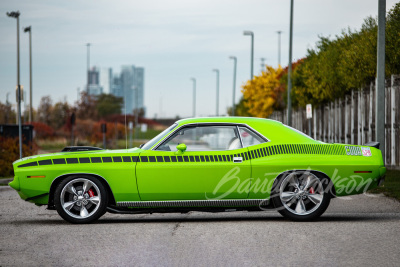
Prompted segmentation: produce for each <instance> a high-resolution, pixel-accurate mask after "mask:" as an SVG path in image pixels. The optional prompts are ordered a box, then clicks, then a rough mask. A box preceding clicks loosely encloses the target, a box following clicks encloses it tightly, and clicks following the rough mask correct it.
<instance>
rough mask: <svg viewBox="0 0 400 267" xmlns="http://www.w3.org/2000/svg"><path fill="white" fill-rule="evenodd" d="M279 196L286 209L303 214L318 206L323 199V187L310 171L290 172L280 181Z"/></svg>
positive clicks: (311, 211)
mask: <svg viewBox="0 0 400 267" xmlns="http://www.w3.org/2000/svg"><path fill="white" fill-rule="evenodd" d="M279 197H280V200H281V202H282V205H283V206H284V207H285V209H286V210H288V211H289V212H291V213H293V214H295V215H300V216H304V215H308V214H311V213H313V212H314V211H315V210H317V209H318V208H319V207H320V205H321V203H322V201H323V199H324V187H323V186H322V183H321V181H320V179H318V177H317V176H315V175H314V174H312V173H309V172H304V173H298V172H292V173H290V174H289V175H288V176H286V177H285V179H284V180H283V181H282V183H281V185H280V187H279Z"/></svg>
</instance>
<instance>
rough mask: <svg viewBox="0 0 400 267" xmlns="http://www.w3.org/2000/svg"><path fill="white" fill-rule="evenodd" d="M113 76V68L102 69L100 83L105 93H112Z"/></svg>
mask: <svg viewBox="0 0 400 267" xmlns="http://www.w3.org/2000/svg"><path fill="white" fill-rule="evenodd" d="M112 78H113V76H112V68H101V69H100V85H101V87H102V88H103V94H111V92H112V90H111V87H112Z"/></svg>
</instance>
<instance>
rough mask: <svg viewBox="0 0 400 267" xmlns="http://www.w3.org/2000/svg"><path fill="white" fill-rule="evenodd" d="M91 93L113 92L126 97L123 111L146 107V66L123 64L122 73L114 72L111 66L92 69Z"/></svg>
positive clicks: (127, 111) (129, 111) (90, 75)
mask: <svg viewBox="0 0 400 267" xmlns="http://www.w3.org/2000/svg"><path fill="white" fill-rule="evenodd" d="M88 75H89V88H88V93H89V94H90V95H99V94H102V93H104V94H113V95H115V96H118V97H122V98H123V99H124V106H123V107H122V110H121V111H122V113H125V108H126V113H127V114H133V113H134V110H136V109H143V111H145V107H144V68H142V67H135V66H134V65H128V66H122V68H121V73H120V74H113V71H112V69H111V68H103V69H101V70H99V68H97V67H93V68H92V69H90V71H89V73H88Z"/></svg>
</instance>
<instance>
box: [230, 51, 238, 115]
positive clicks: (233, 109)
mask: <svg viewBox="0 0 400 267" xmlns="http://www.w3.org/2000/svg"><path fill="white" fill-rule="evenodd" d="M229 58H230V59H233V95H232V116H235V92H236V65H237V58H236V57H235V56H230V57H229Z"/></svg>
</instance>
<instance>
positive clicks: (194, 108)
mask: <svg viewBox="0 0 400 267" xmlns="http://www.w3.org/2000/svg"><path fill="white" fill-rule="evenodd" d="M190 79H191V80H192V81H193V118H194V117H196V78H190Z"/></svg>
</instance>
